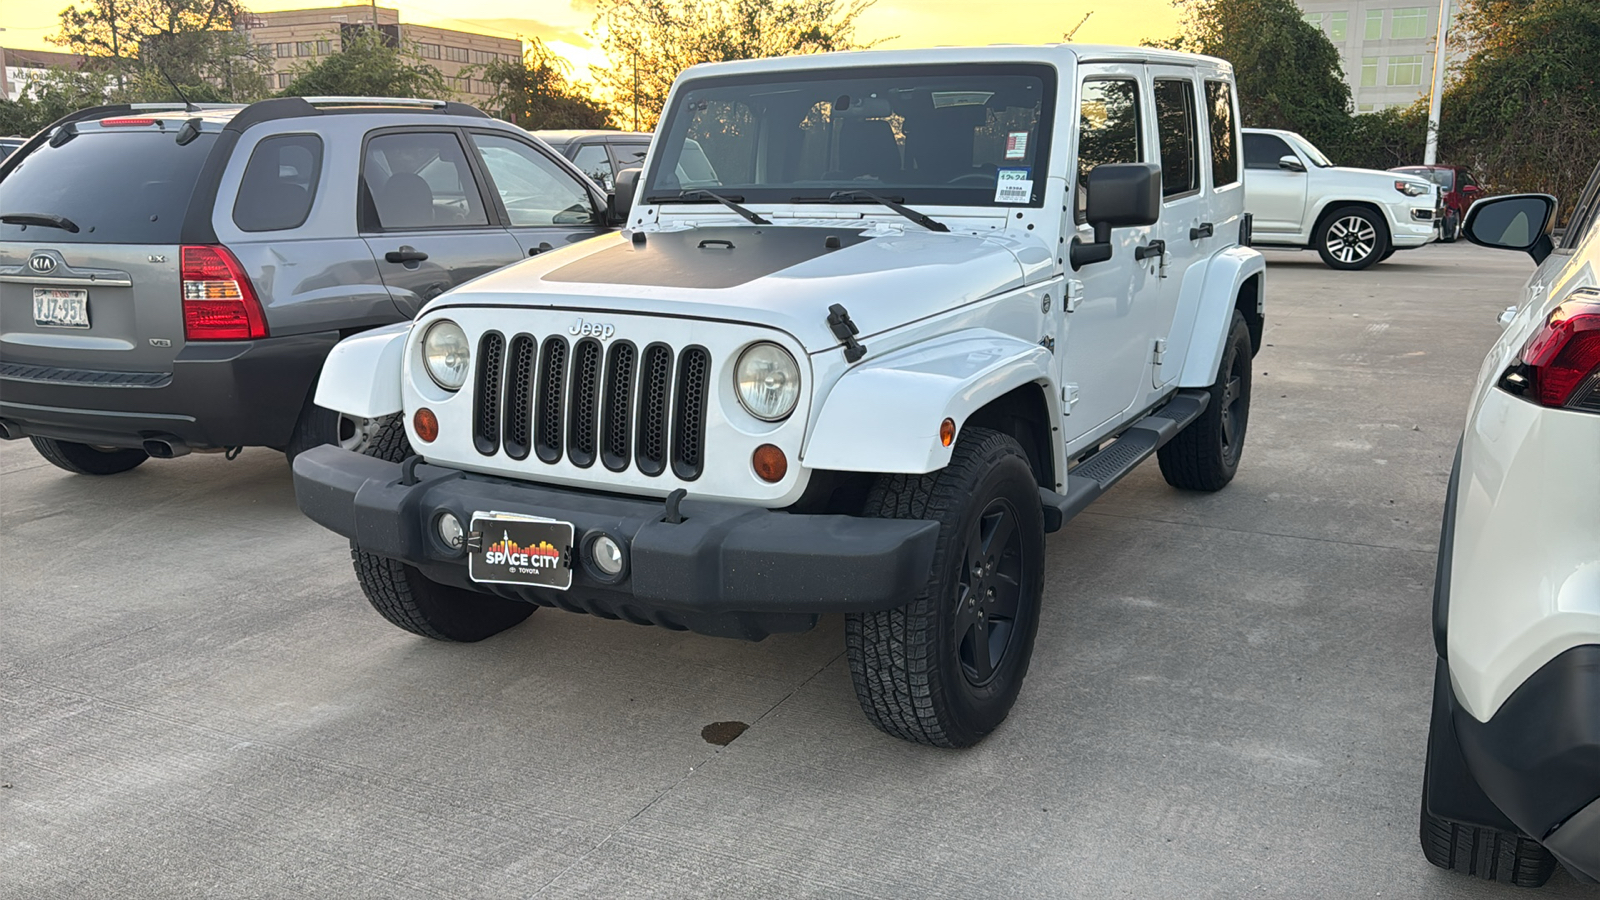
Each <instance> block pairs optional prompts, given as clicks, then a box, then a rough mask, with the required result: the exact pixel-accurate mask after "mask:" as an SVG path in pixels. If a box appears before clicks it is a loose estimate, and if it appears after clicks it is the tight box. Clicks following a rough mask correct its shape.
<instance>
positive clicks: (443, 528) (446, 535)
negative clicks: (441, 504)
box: [434, 513, 467, 550]
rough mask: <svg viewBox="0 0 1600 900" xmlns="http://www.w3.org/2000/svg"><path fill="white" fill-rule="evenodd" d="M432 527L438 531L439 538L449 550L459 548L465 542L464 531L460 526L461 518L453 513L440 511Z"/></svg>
mask: <svg viewBox="0 0 1600 900" xmlns="http://www.w3.org/2000/svg"><path fill="white" fill-rule="evenodd" d="M434 527H435V528H436V529H438V531H439V540H441V541H444V545H445V546H446V547H449V548H450V549H451V550H460V549H461V545H462V544H464V543H466V537H467V535H466V531H465V530H464V529H463V528H462V527H461V520H460V519H458V518H456V517H455V514H454V513H440V514H439V518H438V519H437V520H435V521H434Z"/></svg>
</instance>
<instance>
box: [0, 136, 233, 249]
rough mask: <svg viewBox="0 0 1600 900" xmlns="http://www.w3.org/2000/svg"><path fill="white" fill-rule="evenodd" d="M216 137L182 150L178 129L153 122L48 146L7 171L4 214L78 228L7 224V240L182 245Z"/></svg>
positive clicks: (2, 235)
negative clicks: (202, 170) (190, 208)
mask: <svg viewBox="0 0 1600 900" xmlns="http://www.w3.org/2000/svg"><path fill="white" fill-rule="evenodd" d="M136 127H137V126H136ZM216 139H217V137H216V135H215V134H201V135H200V136H199V137H197V138H195V139H194V140H193V141H190V142H189V143H188V144H185V145H184V146H181V147H180V146H178V142H177V141H176V140H174V134H173V132H172V131H170V130H169V131H166V132H162V131H158V130H157V129H156V128H155V127H154V126H149V125H146V126H143V127H142V128H139V130H137V131H135V130H132V129H131V128H130V129H126V130H124V129H111V130H107V131H99V130H97V129H93V128H85V129H84V131H83V132H82V133H80V134H79V135H78V136H77V137H75V138H72V139H71V140H69V141H67V142H66V143H65V144H62V145H61V146H60V147H51V146H50V145H48V144H46V145H44V146H41V147H39V149H37V150H35V151H34V152H32V153H30V154H28V156H27V157H25V158H24V159H23V160H22V162H21V163H20V164H19V165H18V166H17V167H16V168H15V169H13V170H12V171H11V173H10V174H8V175H7V176H6V180H5V183H4V186H3V187H0V214H3V215H12V214H16V213H35V214H43V215H50V216H62V217H64V218H66V219H67V220H68V221H70V222H71V223H72V224H74V225H76V226H78V231H77V233H73V232H70V231H66V230H64V229H60V228H51V227H48V226H40V225H28V226H22V225H4V224H0V240H7V241H17V240H30V241H32V240H39V241H45V240H47V241H49V242H50V243H53V244H54V243H80V244H176V243H179V235H180V233H181V232H182V231H183V215H184V211H185V210H186V209H187V208H188V206H189V196H190V195H191V194H193V193H194V188H195V182H196V181H198V180H199V176H200V167H201V166H202V165H203V164H204V163H205V161H206V156H207V155H209V154H210V153H211V147H212V145H213V143H214V142H215V141H216ZM23 228H27V229H28V230H27V231H26V232H24V231H23Z"/></svg>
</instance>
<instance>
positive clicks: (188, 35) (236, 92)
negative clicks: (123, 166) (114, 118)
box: [50, 0, 269, 101]
mask: <svg viewBox="0 0 1600 900" xmlns="http://www.w3.org/2000/svg"><path fill="white" fill-rule="evenodd" d="M243 13H244V7H243V6H242V5H241V4H240V3H239V2H238V0H90V2H87V3H82V4H77V5H73V6H69V7H67V8H66V9H64V10H62V11H61V30H60V31H59V32H58V33H57V34H56V35H54V36H52V37H51V38H50V40H51V41H52V42H53V43H56V44H61V45H63V46H65V47H67V48H68V49H70V50H72V51H73V52H74V53H81V54H83V55H84V56H86V57H89V58H90V59H92V60H96V61H97V62H96V65H97V66H100V67H104V68H105V69H106V70H108V71H109V72H110V73H111V74H112V76H113V80H114V83H115V85H116V89H117V90H116V93H117V94H118V95H119V99H130V100H156V99H162V100H165V99H176V96H175V95H176V93H177V92H176V91H174V90H173V88H172V86H171V84H172V83H176V84H178V85H179V86H180V87H181V88H182V91H183V93H184V94H185V95H186V96H188V97H189V98H190V99H207V100H241V101H242V100H254V99H257V98H259V97H261V96H264V95H265V94H266V93H267V90H268V83H267V70H268V67H269V61H268V59H267V55H266V54H267V51H266V48H264V47H257V46H255V45H254V44H252V43H251V41H250V39H249V38H248V37H247V36H245V35H244V34H243V33H241V32H236V31H234V30H233V24H234V22H235V21H236V20H237V19H238V18H239V16H241V15H242V14H243Z"/></svg>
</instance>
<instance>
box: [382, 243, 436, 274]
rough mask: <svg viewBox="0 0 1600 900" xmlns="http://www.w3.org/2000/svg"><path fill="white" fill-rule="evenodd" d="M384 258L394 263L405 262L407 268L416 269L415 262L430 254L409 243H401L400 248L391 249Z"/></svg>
mask: <svg viewBox="0 0 1600 900" xmlns="http://www.w3.org/2000/svg"><path fill="white" fill-rule="evenodd" d="M383 258H384V259H386V260H388V261H389V262H392V263H404V264H405V265H406V267H407V268H411V269H415V268H416V265H415V263H419V262H422V261H423V260H425V259H427V258H428V254H426V253H423V252H422V251H421V250H418V249H416V248H415V247H412V246H410V245H408V244H401V245H400V249H399V250H390V251H389V252H388V253H385V254H384V255H383Z"/></svg>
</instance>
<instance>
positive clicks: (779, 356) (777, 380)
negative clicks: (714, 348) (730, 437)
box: [733, 344, 800, 422]
mask: <svg viewBox="0 0 1600 900" xmlns="http://www.w3.org/2000/svg"><path fill="white" fill-rule="evenodd" d="M733 386H734V388H736V391H735V393H737V394H738V397H739V404H740V405H741V406H743V407H744V408H745V410H746V411H748V412H749V413H750V415H752V416H755V417H756V418H758V419H761V420H763V421H767V422H776V421H778V420H779V419H784V418H787V417H788V416H789V414H790V413H792V412H794V407H795V404H796V403H798V402H800V367H799V366H798V365H796V364H795V361H794V357H793V356H790V355H789V351H787V350H785V349H783V348H782V347H779V346H778V345H777V344H752V345H750V347H749V348H748V349H746V350H745V351H744V353H741V354H740V355H739V363H738V365H736V366H734V367H733Z"/></svg>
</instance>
